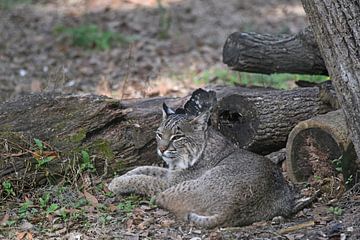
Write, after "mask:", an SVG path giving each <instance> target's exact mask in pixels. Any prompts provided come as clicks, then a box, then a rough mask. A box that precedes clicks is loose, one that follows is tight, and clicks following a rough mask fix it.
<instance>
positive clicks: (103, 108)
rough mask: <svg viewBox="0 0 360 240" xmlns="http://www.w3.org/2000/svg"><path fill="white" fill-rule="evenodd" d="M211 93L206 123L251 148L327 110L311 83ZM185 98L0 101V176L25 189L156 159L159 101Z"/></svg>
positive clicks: (268, 146) (279, 141)
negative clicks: (213, 99)
mask: <svg viewBox="0 0 360 240" xmlns="http://www.w3.org/2000/svg"><path fill="white" fill-rule="evenodd" d="M214 90H215V91H216V93H217V96H218V100H219V106H218V107H216V109H217V110H216V111H214V114H213V120H214V121H213V124H214V125H215V126H216V127H217V128H219V129H220V131H222V132H224V133H225V134H226V136H229V137H231V138H233V139H234V140H235V141H237V142H238V143H242V144H243V145H242V146H245V147H247V148H249V149H251V150H254V151H257V152H264V151H265V150H266V151H271V150H275V149H272V147H274V146H277V148H282V147H284V146H285V142H286V136H287V134H288V133H289V132H290V129H291V128H292V126H293V125H295V124H296V123H297V122H299V121H302V120H304V118H310V117H313V116H315V115H317V114H319V113H323V112H326V111H329V110H330V109H331V107H329V105H328V104H327V103H324V102H323V101H322V100H321V98H320V97H319V95H320V94H319V88H317V87H313V88H301V89H297V90H291V91H280V90H272V89H266V90H264V89H247V88H240V87H216V88H214ZM188 99H189V96H186V97H183V98H150V99H133V100H121V101H120V100H115V99H111V98H107V97H102V96H96V95H61V94H51V93H43V94H38V95H28V96H24V97H22V98H20V99H18V100H15V101H12V102H7V103H4V104H2V105H0V181H4V180H6V179H7V180H11V181H14V182H20V183H21V184H22V185H23V186H24V187H23V189H29V188H32V187H33V186H35V185H38V184H42V183H45V182H47V181H51V182H56V181H58V180H59V179H62V178H63V177H64V176H67V177H69V175H70V176H71V177H75V178H76V176H78V175H79V173H81V171H90V172H94V173H96V174H97V175H103V176H106V175H109V174H112V173H113V172H117V173H122V172H125V171H128V170H129V169H131V168H133V167H135V166H139V165H151V164H159V163H161V161H160V160H159V159H158V157H157V155H156V149H155V148H156V143H155V135H154V132H155V130H156V128H157V126H158V124H159V122H160V119H161V105H162V103H163V102H164V101H166V102H167V104H168V105H170V106H171V107H174V108H176V107H180V106H183V105H184V103H185V102H186V101H187V100H188ZM273 121H277V122H273ZM266 124H268V126H266ZM277 128H279V129H280V130H277ZM243 129H246V130H243ZM233 131H234V132H233ZM236 131H237V133H236V134H235V132H236ZM280 133H281V134H280ZM280 135H281V136H280ZM244 139H245V140H244ZM271 139H274V141H273V143H271ZM264 146H265V147H264ZM257 147H259V149H256V148H257ZM86 153H88V155H89V156H88V157H87V156H86V155H87V154H86Z"/></svg>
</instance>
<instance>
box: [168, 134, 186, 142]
mask: <svg viewBox="0 0 360 240" xmlns="http://www.w3.org/2000/svg"><path fill="white" fill-rule="evenodd" d="M183 137H185V135H184V134H175V135H172V136H171V137H170V140H171V141H176V140H179V139H181V138H183Z"/></svg>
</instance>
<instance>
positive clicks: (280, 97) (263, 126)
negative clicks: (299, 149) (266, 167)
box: [212, 87, 332, 154]
mask: <svg viewBox="0 0 360 240" xmlns="http://www.w3.org/2000/svg"><path fill="white" fill-rule="evenodd" d="M219 95H220V98H221V99H220V101H219V103H218V106H217V108H216V110H215V113H214V116H213V118H212V121H213V122H214V125H215V126H216V127H217V128H218V129H219V130H220V132H222V133H223V134H224V135H225V136H226V137H228V138H230V139H232V140H233V141H234V142H235V143H236V144H237V145H238V146H239V147H243V148H245V149H248V150H250V151H252V152H256V153H260V154H268V153H270V152H274V151H277V150H279V149H281V148H283V147H285V144H286V140H287V136H288V134H289V132H290V131H291V129H292V128H293V127H294V126H295V125H296V124H297V123H298V122H300V121H303V120H306V119H309V118H312V117H314V116H316V115H317V114H322V113H326V112H328V111H331V110H332V107H331V106H330V105H329V104H327V103H324V102H323V101H322V99H321V96H322V95H323V94H321V92H320V91H319V88H318V87H313V88H299V89H294V90H291V91H281V90H273V89H272V90H269V89H268V90H266V89H265V90H264V89H258V90H252V91H244V90H240V89H239V88H233V89H232V88H228V89H227V91H226V95H222V94H219Z"/></svg>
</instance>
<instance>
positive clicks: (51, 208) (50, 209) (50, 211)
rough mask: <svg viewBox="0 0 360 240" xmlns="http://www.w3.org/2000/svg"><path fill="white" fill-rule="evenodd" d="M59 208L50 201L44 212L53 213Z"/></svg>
mask: <svg viewBox="0 0 360 240" xmlns="http://www.w3.org/2000/svg"><path fill="white" fill-rule="evenodd" d="M58 209H59V205H58V204H56V203H52V204H51V205H50V206H49V207H48V208H47V209H46V213H47V214H52V213H54V212H55V211H56V210H58Z"/></svg>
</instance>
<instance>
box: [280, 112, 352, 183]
mask: <svg viewBox="0 0 360 240" xmlns="http://www.w3.org/2000/svg"><path fill="white" fill-rule="evenodd" d="M351 145H352V143H351V142H350V140H349V138H348V131H347V128H346V124H345V119H344V116H343V114H342V111H341V110H338V111H334V112H330V113H328V114H324V115H319V116H317V117H314V118H312V119H309V120H306V121H303V122H300V123H299V124H298V125H296V126H295V128H294V129H293V130H292V131H291V132H290V134H289V138H288V142H287V147H286V148H287V159H286V162H285V163H286V169H287V172H288V176H289V177H290V179H291V180H292V181H294V182H309V181H310V182H311V180H313V179H314V178H316V179H318V180H320V179H326V178H333V177H335V178H336V179H340V185H342V187H343V188H344V187H346V188H349V187H350V186H352V185H353V184H354V183H355V182H356V179H355V178H356V172H357V168H358V166H357V165H356V159H357V156H356V153H355V150H354V148H351ZM340 185H339V186H340ZM339 189H340V188H339Z"/></svg>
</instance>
